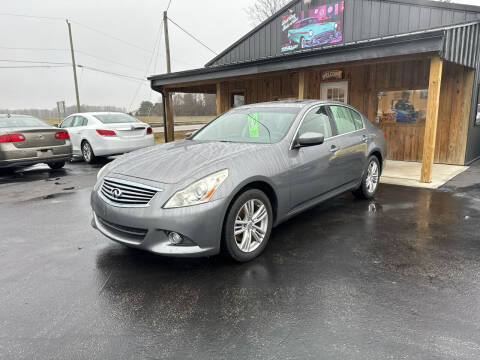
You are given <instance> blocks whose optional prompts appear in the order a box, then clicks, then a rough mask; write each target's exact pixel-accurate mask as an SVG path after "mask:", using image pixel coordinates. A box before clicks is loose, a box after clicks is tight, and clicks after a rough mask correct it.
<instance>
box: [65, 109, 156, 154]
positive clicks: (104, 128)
mask: <svg viewBox="0 0 480 360" xmlns="http://www.w3.org/2000/svg"><path fill="white" fill-rule="evenodd" d="M59 127H60V128H62V129H66V130H67V131H68V133H69V134H70V137H71V141H72V147H73V155H75V156H82V157H83V159H84V160H85V161H86V162H87V163H92V162H94V161H95V160H96V159H97V158H98V157H101V156H111V155H119V154H123V153H126V152H129V151H134V150H138V149H142V148H144V147H148V146H152V145H154V143H155V140H154V137H153V131H152V128H151V127H150V125H148V124H145V123H143V122H140V121H138V120H137V119H135V118H134V117H133V116H130V115H128V114H123V113H105V112H97V113H82V114H73V115H70V116H69V117H67V118H66V119H65V120H63V121H62V123H61V124H60V125H59Z"/></svg>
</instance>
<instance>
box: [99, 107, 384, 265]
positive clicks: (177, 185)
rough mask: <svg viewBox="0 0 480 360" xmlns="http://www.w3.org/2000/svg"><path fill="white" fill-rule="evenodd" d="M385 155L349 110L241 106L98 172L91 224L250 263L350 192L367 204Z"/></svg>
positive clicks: (153, 243) (139, 244)
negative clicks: (315, 210)
mask: <svg viewBox="0 0 480 360" xmlns="http://www.w3.org/2000/svg"><path fill="white" fill-rule="evenodd" d="M385 155H386V144H385V139H384V137H383V134H382V132H381V130H380V129H378V128H376V127H375V126H373V125H372V124H371V123H370V122H369V121H368V120H367V119H366V118H365V117H364V116H363V115H362V114H360V113H359V112H358V111H357V110H355V109H354V108H353V107H351V106H348V105H344V104H342V103H335V102H325V101H313V100H309V101H281V102H280V101H279V102H272V103H263V104H255V105H246V106H242V107H238V108H235V109H233V110H231V111H229V112H227V113H225V114H223V115H221V116H219V117H218V118H216V119H215V120H213V121H212V122H210V123H209V124H208V125H206V126H205V127H203V128H202V129H200V130H199V131H198V132H197V133H196V134H194V135H193V136H191V137H190V138H188V139H185V140H182V141H178V142H174V143H168V144H164V145H158V146H156V147H150V148H148V149H144V150H139V151H136V152H133V153H130V154H126V155H124V156H122V157H120V158H118V159H116V160H115V161H113V162H111V163H110V164H108V165H106V166H105V167H104V168H102V169H101V170H100V172H99V173H98V180H97V183H96V185H95V187H94V190H93V191H92V195H91V205H92V208H93V220H92V225H93V226H94V227H95V228H96V229H98V230H99V231H100V232H101V233H103V234H104V235H105V236H107V237H109V238H110V239H112V240H114V241H116V242H119V243H121V244H124V245H127V246H131V247H134V248H138V249H144V250H148V251H151V252H154V253H157V254H163V255H168V256H209V255H214V254H217V253H219V252H220V250H221V249H223V250H225V251H226V252H227V253H228V254H229V255H230V256H231V257H233V258H234V259H235V260H237V261H240V262H243V261H249V260H251V259H253V258H255V257H256V256H257V255H259V254H260V253H261V252H262V251H263V250H264V249H265V246H266V245H267V242H268V240H269V238H270V234H271V231H272V228H273V227H275V226H276V225H278V224H280V223H281V222H283V221H285V220H287V219H289V218H291V217H292V216H295V215H297V214H299V213H301V212H302V211H304V210H307V209H309V208H311V207H313V206H315V205H317V204H318V203H320V202H322V201H325V200H327V199H329V198H331V197H333V196H336V195H338V194H341V193H343V192H346V191H353V193H354V194H355V195H356V196H357V197H360V198H364V199H369V198H372V197H373V196H374V195H375V192H376V191H377V187H378V182H379V177H380V175H381V171H382V167H383V162H384V159H385Z"/></svg>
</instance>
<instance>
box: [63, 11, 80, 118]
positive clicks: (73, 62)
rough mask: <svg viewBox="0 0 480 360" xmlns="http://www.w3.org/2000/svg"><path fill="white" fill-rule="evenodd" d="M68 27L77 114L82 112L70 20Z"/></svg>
mask: <svg viewBox="0 0 480 360" xmlns="http://www.w3.org/2000/svg"><path fill="white" fill-rule="evenodd" d="M66 21H67V26H68V35H69V37H70V51H71V52H72V66H73V80H74V81H75V96H76V98H77V112H81V111H80V95H78V81H77V65H75V52H74V51H73V39H72V26H71V25H70V22H69V21H68V19H66Z"/></svg>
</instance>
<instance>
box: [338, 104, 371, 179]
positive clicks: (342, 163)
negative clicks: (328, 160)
mask: <svg viewBox="0 0 480 360" xmlns="http://www.w3.org/2000/svg"><path fill="white" fill-rule="evenodd" d="M329 110H330V112H331V117H332V119H333V122H334V125H335V128H336V132H337V137H336V141H337V147H338V149H337V150H336V152H335V157H334V159H333V160H334V164H332V166H334V167H335V172H336V177H337V178H338V179H339V185H344V184H348V183H349V182H353V181H357V180H359V179H360V178H361V177H362V175H363V171H364V170H365V166H366V162H367V141H368V137H367V133H366V129H365V126H364V123H363V118H362V116H361V115H360V114H359V113H357V112H356V111H354V110H353V109H350V108H349V107H346V106H342V105H331V106H329Z"/></svg>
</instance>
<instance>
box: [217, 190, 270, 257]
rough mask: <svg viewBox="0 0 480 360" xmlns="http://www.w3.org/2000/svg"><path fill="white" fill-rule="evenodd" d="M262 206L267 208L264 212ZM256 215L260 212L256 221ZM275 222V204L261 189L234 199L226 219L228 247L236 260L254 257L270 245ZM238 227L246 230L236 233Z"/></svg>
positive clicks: (225, 230)
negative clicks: (273, 204)
mask: <svg viewBox="0 0 480 360" xmlns="http://www.w3.org/2000/svg"><path fill="white" fill-rule="evenodd" d="M252 206H253V211H252ZM262 206H263V211H261V208H262ZM255 214H257V219H261V220H259V221H257V222H255V220H256V219H254V218H253V219H252V215H255ZM240 223H241V224H240ZM272 224H273V211H272V205H271V204H270V200H269V199H268V197H267V196H266V195H265V193H263V192H262V191H260V190H257V189H251V190H247V191H245V192H244V193H242V194H241V195H240V196H238V197H237V198H236V199H235V200H234V202H233V204H232V206H231V207H230V210H229V211H228V213H227V216H226V218H225V224H224V229H223V245H224V250H226V252H227V253H228V255H229V256H230V257H231V258H233V259H234V260H235V261H238V262H247V261H250V260H253V259H254V258H256V257H257V256H258V255H260V254H261V253H262V252H263V250H264V249H265V247H266V246H267V243H268V240H269V238H270V234H271V232H272ZM236 229H237V231H242V229H243V232H242V233H238V234H235V230H236ZM262 236H263V237H262ZM258 240H260V241H258Z"/></svg>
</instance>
